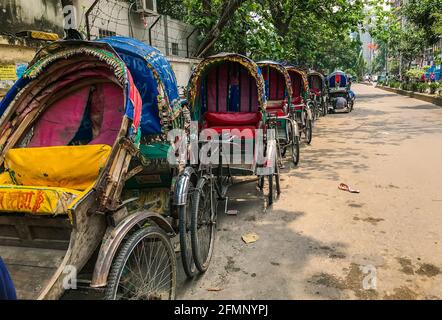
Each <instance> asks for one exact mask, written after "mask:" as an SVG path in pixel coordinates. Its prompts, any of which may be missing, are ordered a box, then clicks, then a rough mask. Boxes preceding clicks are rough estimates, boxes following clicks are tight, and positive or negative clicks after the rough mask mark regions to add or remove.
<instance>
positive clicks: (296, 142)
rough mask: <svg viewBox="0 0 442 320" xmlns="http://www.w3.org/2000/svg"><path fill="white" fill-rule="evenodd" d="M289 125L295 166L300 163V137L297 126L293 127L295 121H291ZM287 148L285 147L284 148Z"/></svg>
mask: <svg viewBox="0 0 442 320" xmlns="http://www.w3.org/2000/svg"><path fill="white" fill-rule="evenodd" d="M289 123H290V124H289V127H290V133H289V134H290V136H291V138H292V141H291V149H292V150H291V151H292V154H291V156H292V161H293V163H294V165H295V166H297V165H298V163H299V139H298V137H297V136H296V132H295V128H293V123H292V122H289ZM284 150H285V149H284Z"/></svg>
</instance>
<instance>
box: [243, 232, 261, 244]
mask: <svg viewBox="0 0 442 320" xmlns="http://www.w3.org/2000/svg"><path fill="white" fill-rule="evenodd" d="M241 239H242V241H244V242H245V243H247V244H248V243H253V242H256V241H258V239H259V236H258V235H257V234H256V233H255V232H251V233H247V234H245V235H243V236H242V237H241Z"/></svg>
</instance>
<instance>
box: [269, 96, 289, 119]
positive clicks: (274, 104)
mask: <svg viewBox="0 0 442 320" xmlns="http://www.w3.org/2000/svg"><path fill="white" fill-rule="evenodd" d="M285 103H286V102H285V100H269V101H267V109H266V111H267V114H276V115H277V116H278V117H283V116H285V111H284V105H285Z"/></svg>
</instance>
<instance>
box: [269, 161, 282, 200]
mask: <svg viewBox="0 0 442 320" xmlns="http://www.w3.org/2000/svg"><path fill="white" fill-rule="evenodd" d="M274 180H275V189H276V190H273V181H274ZM275 191H276V194H277V196H279V195H280V194H281V181H280V176H279V167H278V165H277V164H276V165H275V173H274V174H271V175H269V194H268V196H267V198H268V205H269V206H271V205H272V204H273V202H274V200H276V198H274V194H275Z"/></svg>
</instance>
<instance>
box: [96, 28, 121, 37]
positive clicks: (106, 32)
mask: <svg viewBox="0 0 442 320" xmlns="http://www.w3.org/2000/svg"><path fill="white" fill-rule="evenodd" d="M116 35H117V33H116V32H113V31H109V30H106V29H98V36H99V37H100V38H107V37H112V36H116Z"/></svg>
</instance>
